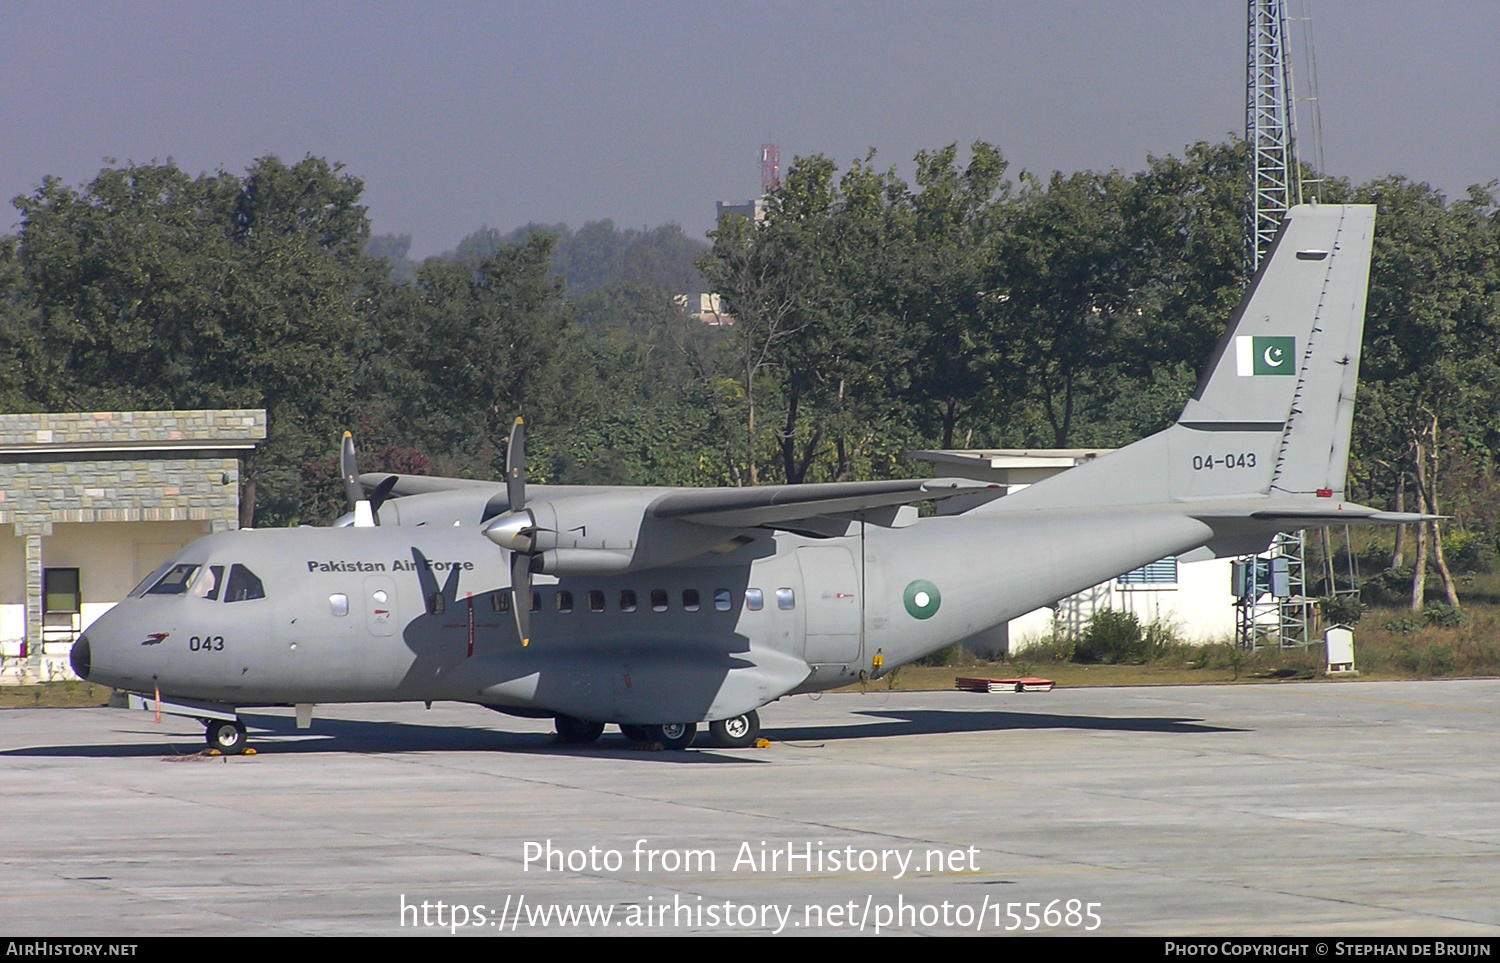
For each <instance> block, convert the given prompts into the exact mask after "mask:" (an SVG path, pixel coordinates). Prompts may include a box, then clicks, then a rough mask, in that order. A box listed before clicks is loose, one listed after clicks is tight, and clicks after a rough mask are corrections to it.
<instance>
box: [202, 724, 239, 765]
mask: <svg viewBox="0 0 1500 963" xmlns="http://www.w3.org/2000/svg"><path fill="white" fill-rule="evenodd" d="M204 738H205V739H207V740H208V747H209V748H210V749H217V750H219V751H220V752H222V753H223V754H224V755H226V756H237V755H239V754H240V753H242V752H244V751H245V724H244V723H243V722H241V721H239V720H238V719H236V720H234V721H233V722H226V721H224V720H223V719H214V720H213V721H211V722H209V724H208V731H207V732H205V733H204Z"/></svg>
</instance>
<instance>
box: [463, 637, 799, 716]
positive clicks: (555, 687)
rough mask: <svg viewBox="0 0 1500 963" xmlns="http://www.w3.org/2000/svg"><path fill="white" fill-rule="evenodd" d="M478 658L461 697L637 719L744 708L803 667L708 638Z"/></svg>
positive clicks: (792, 680) (793, 679)
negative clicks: (729, 646) (682, 641)
mask: <svg viewBox="0 0 1500 963" xmlns="http://www.w3.org/2000/svg"><path fill="white" fill-rule="evenodd" d="M738 644H739V645H740V646H743V645H744V642H743V640H739V641H738ZM476 661H477V662H478V663H479V664H477V665H475V666H474V667H473V668H472V669H471V672H472V673H473V675H471V676H470V682H471V684H472V685H473V688H472V689H470V690H469V691H468V693H467V694H466V695H465V696H464V698H465V699H466V700H467V701H474V702H479V703H482V704H489V705H505V706H526V707H529V708H540V709H545V710H548V711H552V712H557V713H562V714H566V715H570V716H576V717H578V718H580V719H592V720H595V721H599V722H617V723H627V724H639V725H647V724H652V723H666V722H701V721H713V720H715V719H726V718H732V717H733V716H737V715H742V714H743V713H745V712H748V711H750V710H751V709H756V708H759V707H760V706H762V705H765V704H766V703H767V702H770V701H771V700H772V699H775V698H777V697H778V696H780V695H782V694H784V693H786V692H788V691H790V690H791V689H792V688H794V687H795V686H796V685H797V684H798V683H799V682H801V681H802V680H803V679H804V678H805V677H806V676H807V673H808V668H807V665H806V664H805V663H803V662H802V660H800V659H797V658H795V657H794V656H790V655H787V654H785V653H782V652H777V651H775V650H773V649H769V648H765V647H760V646H752V647H750V648H748V649H742V650H741V651H732V650H727V649H726V648H725V646H724V645H722V644H716V643H714V642H708V641H705V642H702V643H696V644H695V643H660V644H658V645H656V646H644V645H640V646H629V647H619V648H616V647H609V648H604V647H600V646H588V647H580V648H574V649H570V650H568V651H565V652H564V651H556V650H555V649H554V650H553V651H550V652H547V653H542V652H540V651H528V652H519V653H518V652H509V653H505V654H503V655H495V656H490V657H486V658H484V659H482V660H476Z"/></svg>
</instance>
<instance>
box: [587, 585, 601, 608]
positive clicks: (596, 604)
mask: <svg viewBox="0 0 1500 963" xmlns="http://www.w3.org/2000/svg"><path fill="white" fill-rule="evenodd" d="M589 611H590V612H603V611H604V593H603V592H601V591H599V590H598V589H594V590H593V591H591V592H589Z"/></svg>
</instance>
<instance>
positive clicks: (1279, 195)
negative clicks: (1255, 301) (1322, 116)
mask: <svg viewBox="0 0 1500 963" xmlns="http://www.w3.org/2000/svg"><path fill="white" fill-rule="evenodd" d="M1247 6H1248V14H1249V17H1248V19H1249V37H1248V42H1247V45H1246V49H1247V54H1248V57H1247V61H1246V66H1245V149H1246V151H1247V154H1248V156H1247V161H1248V164H1247V168H1248V179H1249V188H1250V204H1249V208H1248V210H1247V213H1246V221H1245V273H1246V276H1249V275H1250V274H1253V273H1254V272H1255V269H1256V268H1257V267H1259V266H1260V259H1261V257H1262V255H1264V254H1265V253H1266V250H1267V249H1268V248H1269V247H1270V245H1271V240H1272V238H1274V237H1275V236H1276V232H1277V230H1279V229H1280V227H1281V222H1282V220H1283V219H1284V218H1285V217H1286V212H1287V211H1288V210H1289V209H1290V208H1291V206H1292V205H1293V204H1296V203H1300V201H1301V199H1302V184H1301V177H1300V173H1301V172H1300V168H1299V167H1298V164H1297V112H1296V108H1295V106H1294V104H1295V101H1294V100H1293V96H1292V70H1291V60H1290V58H1289V57H1288V56H1287V52H1288V50H1287V43H1286V40H1287V15H1286V14H1287V11H1286V0H1249V2H1248V4H1247Z"/></svg>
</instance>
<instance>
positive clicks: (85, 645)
mask: <svg viewBox="0 0 1500 963" xmlns="http://www.w3.org/2000/svg"><path fill="white" fill-rule="evenodd" d="M91 655H92V653H91V652H90V651H89V637H88V636H87V635H80V636H79V637H78V641H77V642H74V643H73V651H72V652H70V653H69V654H68V662H69V663H71V664H72V666H73V671H74V672H75V673H76V674H77V675H78V678H80V679H83V680H84V681H88V677H89V669H90V668H92V665H90V656H91Z"/></svg>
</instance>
